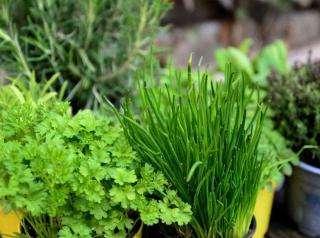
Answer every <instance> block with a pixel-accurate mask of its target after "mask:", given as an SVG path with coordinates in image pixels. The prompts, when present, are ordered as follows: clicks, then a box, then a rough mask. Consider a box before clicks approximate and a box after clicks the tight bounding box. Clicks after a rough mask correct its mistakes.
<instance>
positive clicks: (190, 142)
mask: <svg viewBox="0 0 320 238" xmlns="http://www.w3.org/2000/svg"><path fill="white" fill-rule="evenodd" d="M171 72H172V74H170V75H169V76H168V77H169V78H170V80H172V81H174V82H177V85H180V83H182V82H181V81H180V79H181V74H180V73H179V71H175V70H173V69H172V71H171ZM183 74H184V76H187V86H186V88H183V87H182V86H181V85H180V86H178V88H177V89H178V90H175V89H174V88H170V87H165V86H159V87H158V86H156V84H155V81H154V79H153V74H152V73H150V74H148V72H147V70H142V71H139V72H138V82H139V86H140V98H141V100H142V113H141V115H139V116H138V117H137V116H135V115H134V114H133V113H132V110H131V109H130V105H129V102H127V103H125V104H124V105H123V110H124V113H123V114H120V113H119V112H117V110H116V109H115V108H114V110H115V112H116V113H117V115H118V116H119V120H120V121H121V123H122V125H123V127H124V130H125V133H126V135H127V137H128V138H129V141H130V143H131V144H132V146H133V147H134V148H135V149H136V150H137V152H138V153H139V155H140V156H141V157H142V158H143V159H144V161H146V162H149V163H151V164H152V165H153V166H154V167H155V168H157V169H159V170H160V171H162V172H163V173H164V175H165V176H166V178H167V179H168V180H169V181H170V182H171V183H172V184H173V185H174V186H175V188H176V189H177V191H178V195H179V196H180V197H181V198H182V199H183V200H184V201H185V202H188V203H190V204H192V211H193V219H192V221H191V230H192V236H193V237H198V238H207V237H225V238H231V237H232V238H243V237H244V236H245V234H246V233H247V232H248V229H249V225H250V222H251V219H252V216H253V209H254V207H255V201H256V196H257V192H258V190H259V184H260V179H261V176H262V173H263V170H264V160H259V159H258V152H257V147H258V143H259V138H260V134H261V127H262V123H263V117H264V112H262V111H263V109H261V108H260V107H257V111H256V113H255V116H254V117H252V118H251V119H250V120H248V119H247V117H246V105H247V100H246V98H245V90H246V86H247V85H246V83H245V81H244V80H243V79H242V78H238V77H235V75H234V74H232V73H231V71H230V68H227V70H226V74H225V81H224V82H222V81H220V82H217V81H212V80H211V79H209V78H208V77H209V75H208V74H207V73H201V71H200V70H199V71H198V72H197V73H195V74H193V73H192V71H191V66H190V65H189V67H188V70H187V71H186V70H185V71H184V72H183ZM185 232H186V234H188V231H185Z"/></svg>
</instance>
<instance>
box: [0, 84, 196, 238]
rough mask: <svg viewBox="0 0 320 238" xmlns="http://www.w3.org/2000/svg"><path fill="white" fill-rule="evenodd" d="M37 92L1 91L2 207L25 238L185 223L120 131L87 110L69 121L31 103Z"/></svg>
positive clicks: (162, 181)
mask: <svg viewBox="0 0 320 238" xmlns="http://www.w3.org/2000/svg"><path fill="white" fill-rule="evenodd" d="M36 86H37V85H36ZM36 86H35V87H33V88H31V89H30V90H29V91H27V92H33V93H30V94H29V93H27V94H25V93H23V90H19V87H20V86H16V85H8V86H3V87H1V88H0V95H1V98H0V99H1V101H0V108H1V110H0V128H1V131H0V204H1V206H2V207H3V208H4V211H10V210H13V211H15V212H17V214H19V215H21V218H22V219H23V226H24V232H25V233H26V234H24V235H23V236H25V237H35V236H36V237H40V238H48V237H61V238H71V237H85V238H87V237H126V236H127V235H129V234H130V232H131V230H132V228H133V226H134V225H135V224H136V222H137V221H138V220H139V219H141V221H142V222H143V223H145V224H146V225H152V224H155V223H158V222H163V223H165V224H172V223H177V224H178V225H184V224H187V223H188V222H189V221H190V219H191V214H192V213H191V207H190V206H189V205H188V204H186V203H185V202H183V201H182V200H181V199H180V198H179V197H178V196H177V194H176V192H175V191H173V190H171V189H170V188H169V185H170V184H169V182H168V181H167V179H166V178H165V177H164V175H163V174H162V173H161V172H157V171H156V170H155V169H154V168H153V167H152V166H151V165H149V164H148V163H144V162H142V161H141V159H140V157H138V156H136V154H135V152H134V151H133V150H132V148H131V147H130V145H129V144H128V142H127V141H126V139H125V137H124V135H123V132H122V129H121V128H120V127H119V126H117V125H113V124H112V123H111V122H110V121H109V120H108V119H107V118H105V117H100V116H98V115H95V114H93V113H92V112H91V111H89V110H84V111H80V112H78V113H77V114H76V115H75V116H72V114H71V109H70V107H69V105H68V104H67V103H65V102H61V101H59V100H57V99H56V98H55V97H51V98H50V99H48V100H39V101H37V102H35V101H34V100H31V99H30V98H32V97H29V96H30V95H40V94H41V92H44V91H43V89H42V88H40V87H36ZM37 89H40V91H37ZM4 95H5V96H4ZM47 95H50V94H47ZM8 98H10V99H15V100H13V103H12V104H10V108H9V107H8V105H7V104H6V102H4V101H2V100H7V99H8ZM44 98H46V97H44ZM29 99H30V100H29ZM29 227H31V229H30V228H29Z"/></svg>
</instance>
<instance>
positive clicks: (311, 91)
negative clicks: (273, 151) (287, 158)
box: [268, 59, 320, 167]
mask: <svg viewBox="0 0 320 238" xmlns="http://www.w3.org/2000/svg"><path fill="white" fill-rule="evenodd" d="M269 84H270V88H269V90H268V99H269V101H270V106H271V108H272V109H273V114H272V119H273V121H274V124H275V127H276V129H277V130H278V131H279V132H280V133H281V134H282V135H283V136H284V137H285V138H286V139H287V140H288V142H289V143H290V146H291V148H292V150H293V151H295V152H298V151H299V150H301V148H302V147H305V148H306V146H305V145H308V147H309V148H313V149H312V150H304V151H303V152H302V154H301V155H300V158H301V159H302V160H303V161H305V162H308V163H310V164H312V165H314V166H317V167H320V149H319V147H318V148H316V147H317V146H319V144H320V127H319V125H320V107H319V104H320V61H315V62H312V61H311V59H309V61H308V62H307V63H305V64H298V65H296V66H295V67H294V68H293V69H292V70H291V72H290V73H289V74H288V75H281V74H278V73H276V72H274V73H273V74H271V75H270V76H269Z"/></svg>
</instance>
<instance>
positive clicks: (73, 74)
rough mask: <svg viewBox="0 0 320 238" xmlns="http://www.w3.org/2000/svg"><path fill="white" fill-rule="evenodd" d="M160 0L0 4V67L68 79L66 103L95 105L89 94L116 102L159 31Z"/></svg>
mask: <svg viewBox="0 0 320 238" xmlns="http://www.w3.org/2000/svg"><path fill="white" fill-rule="evenodd" d="M168 6H169V4H168V3H167V2H166V1H162V0H155V1H150V0H135V1H124V0H83V1H78V0H67V1H66V0H46V1H43V0H2V1H1V3H0V11H1V14H0V27H1V28H0V63H1V68H2V69H3V68H4V69H6V70H7V71H8V72H10V73H11V74H22V75H25V76H27V77H28V78H30V77H31V71H33V70H34V71H36V72H38V75H37V78H40V79H43V80H45V79H47V78H50V77H51V76H52V75H53V74H55V73H57V72H60V75H59V80H57V81H56V82H55V83H54V85H53V87H54V89H55V90H60V88H61V86H62V84H63V83H64V82H65V81H68V91H67V92H68V96H67V98H68V99H71V100H72V104H73V106H75V108H76V109H79V108H83V107H86V108H92V107H95V106H96V104H97V101H96V99H95V96H94V95H95V94H98V93H100V94H102V95H104V96H107V97H108V98H109V99H111V100H112V101H114V102H117V101H118V100H119V98H121V97H122V96H123V94H125V93H128V92H130V89H131V88H130V87H131V85H132V82H131V81H130V75H131V72H132V70H133V69H134V68H135V67H136V66H137V65H139V64H140V63H141V62H142V59H143V56H144V55H145V54H146V53H148V52H149V49H148V48H149V46H150V44H151V43H152V42H153V40H154V37H155V36H156V35H157V34H158V33H159V31H160V27H159V21H160V19H161V17H162V16H163V15H164V13H165V12H166V10H167V9H168Z"/></svg>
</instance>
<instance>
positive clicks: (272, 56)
mask: <svg viewBox="0 0 320 238" xmlns="http://www.w3.org/2000/svg"><path fill="white" fill-rule="evenodd" d="M251 44H252V41H251V40H250V39H247V40H245V41H243V42H242V44H241V45H240V47H239V48H234V47H228V48H226V49H218V50H217V51H216V52H215V58H216V62H217V64H218V69H220V70H224V65H225V64H226V63H227V62H231V63H232V65H233V70H235V71H236V72H242V73H243V74H245V76H246V77H247V78H249V81H250V82H251V84H250V86H251V87H253V88H259V89H260V90H259V94H258V93H255V94H253V95H250V104H249V106H248V110H249V112H248V116H253V115H254V112H255V111H256V107H257V102H258V101H259V98H261V99H262V100H265V98H266V95H267V92H268V90H269V88H268V80H267V78H268V75H269V74H270V73H271V72H273V71H276V72H278V73H279V74H281V75H288V73H289V69H290V67H289V66H288V63H287V49H286V47H285V45H284V44H283V42H281V41H276V42H274V43H272V44H270V45H268V46H266V47H265V48H263V49H262V50H261V51H260V52H259V53H258V54H257V55H256V57H255V58H253V59H252V60H251V59H250V58H249V56H248V53H249V49H250V46H251ZM265 101H266V100H265ZM271 117H272V111H271V110H270V109H269V110H268V113H267V114H266V118H265V121H264V124H263V126H262V134H261V140H260V143H259V149H258V150H259V157H261V159H262V158H265V159H267V161H268V166H267V168H268V169H266V170H265V171H264V175H263V179H262V180H261V187H265V186H267V187H270V186H271V185H272V184H273V185H274V184H278V183H279V182H280V181H281V179H282V177H283V174H285V175H291V173H292V167H291V165H292V164H297V163H298V160H299V159H298V156H297V154H295V153H294V152H293V151H292V150H291V149H290V148H289V143H288V142H287V141H286V140H285V138H284V137H283V136H282V135H281V133H279V132H278V131H277V130H275V128H274V124H273V121H272V118H271Z"/></svg>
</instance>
